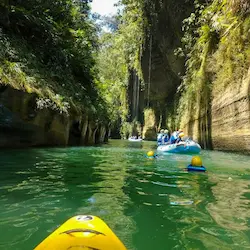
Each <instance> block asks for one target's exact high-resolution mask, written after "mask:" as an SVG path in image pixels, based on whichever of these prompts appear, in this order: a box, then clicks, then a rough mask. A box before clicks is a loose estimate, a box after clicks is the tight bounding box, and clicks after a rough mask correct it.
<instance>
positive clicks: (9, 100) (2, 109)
mask: <svg viewBox="0 0 250 250" xmlns="http://www.w3.org/2000/svg"><path fill="white" fill-rule="evenodd" d="M106 139H107V128H106V126H105V125H102V124H98V123H95V122H93V121H91V119H89V118H88V116H87V115H83V114H78V113H77V112H76V111H74V112H71V114H70V115H68V116H67V115H62V114H59V113H57V112H55V111H52V110H48V109H43V110H37V109H36V95H33V94H28V93H26V92H23V91H19V90H15V89H13V88H11V87H7V86H1V88H0V147H23V146H26V147H27V146H67V145H83V144H95V143H102V142H104V141H105V140H106Z"/></svg>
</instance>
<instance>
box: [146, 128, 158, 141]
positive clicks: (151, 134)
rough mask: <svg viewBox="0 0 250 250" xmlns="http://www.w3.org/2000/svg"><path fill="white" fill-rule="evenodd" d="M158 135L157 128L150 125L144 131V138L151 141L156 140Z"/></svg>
mask: <svg viewBox="0 0 250 250" xmlns="http://www.w3.org/2000/svg"><path fill="white" fill-rule="evenodd" d="M156 136H157V132H156V128H154V127H149V128H147V129H146V131H145V132H144V139H145V140H149V141H155V140H156Z"/></svg>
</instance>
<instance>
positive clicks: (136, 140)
mask: <svg viewBox="0 0 250 250" xmlns="http://www.w3.org/2000/svg"><path fill="white" fill-rule="evenodd" d="M128 140H129V141H133V142H141V141H142V139H134V138H128Z"/></svg>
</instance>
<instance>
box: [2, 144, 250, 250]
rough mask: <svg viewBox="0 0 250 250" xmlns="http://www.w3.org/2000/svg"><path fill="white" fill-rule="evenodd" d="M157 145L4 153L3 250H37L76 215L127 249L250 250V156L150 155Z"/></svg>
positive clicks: (123, 145) (113, 145)
mask: <svg viewBox="0 0 250 250" xmlns="http://www.w3.org/2000/svg"><path fill="white" fill-rule="evenodd" d="M155 148H156V146H155V143H154V142H142V143H129V142H127V141H118V140H117V141H116V140H111V141H110V142H109V143H108V144H107V145H103V146H100V147H80V148H77V147H72V148H51V149H26V150H4V151H1V152H0V157H1V166H0V168H1V174H0V229H1V233H0V249H6V250H8V249H11V250H12V249H14V250H16V249H21V250H26V249H27V250H28V249H33V248H34V247H35V246H36V245H37V244H38V243H39V242H40V241H42V240H43V239H44V238H45V237H46V236H48V235H49V234H50V233H51V232H53V231H54V230H55V229H56V228H57V227H58V226H59V225H61V224H62V223H63V222H64V221H66V220H67V219H69V218H70V217H72V216H75V215H78V214H92V215H97V216H100V217H101V218H102V219H103V220H104V221H105V222H106V223H107V224H108V225H109V226H110V227H111V228H112V230H113V231H114V232H115V233H116V235H117V236H118V237H119V238H120V239H121V240H122V241H123V243H124V244H125V245H126V247H127V248H128V249H131V250H132V249H138V250H165V249H250V157H249V156H242V155H237V154H230V153H222V152H213V151H203V152H202V153H201V157H202V160H203V163H204V165H205V166H206V167H207V169H208V172H207V173H187V172H186V171H185V167H186V166H187V165H188V164H189V163H190V161H191V157H192V156H190V155H177V154H169V155H159V158H158V159H157V160H149V159H146V158H145V153H146V152H147V151H148V150H150V149H155Z"/></svg>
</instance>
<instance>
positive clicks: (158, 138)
mask: <svg viewBox="0 0 250 250" xmlns="http://www.w3.org/2000/svg"><path fill="white" fill-rule="evenodd" d="M163 136H164V129H161V130H160V133H159V134H158V135H157V144H158V145H161V144H162V137H163Z"/></svg>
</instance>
